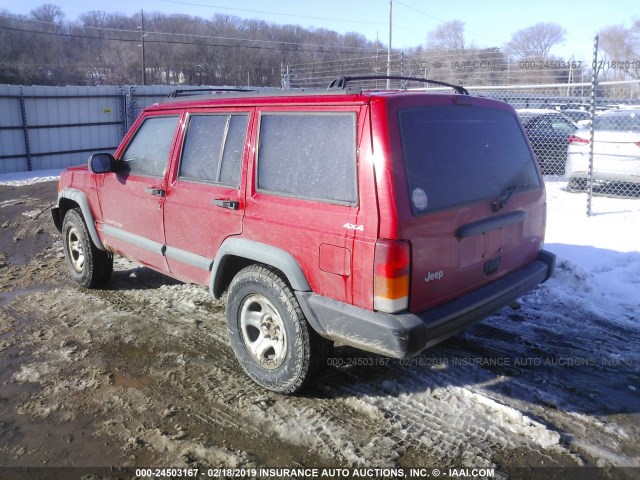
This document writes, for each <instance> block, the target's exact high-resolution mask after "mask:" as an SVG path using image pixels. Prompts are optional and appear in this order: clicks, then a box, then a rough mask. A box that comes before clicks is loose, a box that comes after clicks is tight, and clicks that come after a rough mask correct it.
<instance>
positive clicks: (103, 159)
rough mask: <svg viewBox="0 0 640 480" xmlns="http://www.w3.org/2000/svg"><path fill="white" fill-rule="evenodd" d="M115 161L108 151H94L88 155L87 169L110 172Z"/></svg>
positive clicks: (96, 171)
mask: <svg viewBox="0 0 640 480" xmlns="http://www.w3.org/2000/svg"><path fill="white" fill-rule="evenodd" d="M115 161H116V160H115V158H113V155H111V154H110V153H94V154H93V155H91V157H89V171H90V172H91V173H108V172H112V171H113V168H114V166H115V165H114V164H115Z"/></svg>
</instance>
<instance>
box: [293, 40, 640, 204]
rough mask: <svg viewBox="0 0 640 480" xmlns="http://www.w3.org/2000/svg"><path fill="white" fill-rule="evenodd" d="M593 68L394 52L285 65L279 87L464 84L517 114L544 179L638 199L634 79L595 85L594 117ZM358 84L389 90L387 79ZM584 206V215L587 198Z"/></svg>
mask: <svg viewBox="0 0 640 480" xmlns="http://www.w3.org/2000/svg"><path fill="white" fill-rule="evenodd" d="M601 66H602V65H600V67H601ZM591 67H592V65H585V64H584V62H578V61H574V60H570V61H566V62H564V61H551V62H523V61H513V59H511V58H510V57H508V56H505V55H504V54H502V53H501V52H498V51H494V52H484V55H480V54H476V55H475V56H473V55H469V54H467V55H464V56H463V55H458V54H455V53H454V54H449V55H448V56H447V55H438V54H430V55H428V56H416V57H411V58H409V57H405V56H404V55H402V54H399V55H393V56H392V57H391V60H390V61H388V60H387V57H386V55H383V54H380V55H374V56H369V57H360V58H355V59H352V60H350V61H332V62H319V63H310V64H303V65H288V66H286V68H285V69H283V87H285V88H287V87H291V88H295V87H312V86H313V87H319V86H325V87H326V86H327V85H328V84H329V83H330V82H331V81H332V80H333V79H335V78H336V77H337V76H340V75H385V74H387V73H389V74H390V75H397V76H413V77H420V78H428V79H430V80H437V81H445V82H449V83H453V84H456V85H463V86H465V87H466V88H467V90H469V92H470V93H471V94H472V95H478V96H482V97H487V98H492V99H497V100H501V101H505V102H507V103H509V104H511V105H512V106H513V107H514V108H515V109H516V111H517V113H518V116H519V118H520V121H521V123H522V125H523V127H524V129H525V131H526V133H527V135H528V137H529V141H530V143H531V145H532V147H533V150H534V152H535V155H536V157H537V159H538V162H539V164H540V168H541V170H542V173H543V175H544V176H545V178H546V179H547V180H548V181H551V180H553V181H564V182H566V187H565V188H566V189H567V190H569V191H571V192H576V193H579V192H585V193H588V194H589V195H596V196H598V195H603V196H608V197H625V198H640V80H618V81H602V82H598V83H597V87H596V90H595V92H594V93H595V96H594V103H595V112H593V114H592V108H591V96H592V84H591V75H592V69H591ZM630 67H634V65H630ZM605 73H607V72H604V71H603V70H602V69H601V68H600V70H599V74H600V75H599V76H600V77H601V78H607V77H609V78H611V77H612V76H613V75H611V72H608V74H607V75H605ZM614 73H621V72H620V71H618V72H614ZM618 77H620V75H618ZM389 83H390V86H391V88H420V89H424V90H427V91H434V92H436V91H450V90H449V89H446V88H445V89H443V88H442V87H438V86H436V87H426V88H425V84H423V83H419V82H410V81H402V80H393V81H391V82H389ZM360 84H361V85H362V86H366V87H369V88H374V89H378V88H379V89H384V88H387V81H386V80H379V79H377V80H367V81H361V82H360ZM591 155H593V162H592V163H591V162H590V158H591ZM590 177H591V180H592V182H590ZM588 202H589V209H588V210H589V211H590V204H591V197H589V200H588Z"/></svg>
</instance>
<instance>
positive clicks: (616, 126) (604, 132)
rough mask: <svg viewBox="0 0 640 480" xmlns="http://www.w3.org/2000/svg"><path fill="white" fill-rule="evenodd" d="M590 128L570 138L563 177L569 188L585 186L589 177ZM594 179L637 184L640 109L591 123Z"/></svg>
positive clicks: (606, 115) (607, 115)
mask: <svg viewBox="0 0 640 480" xmlns="http://www.w3.org/2000/svg"><path fill="white" fill-rule="evenodd" d="M590 148H591V145H590V134H589V128H581V129H579V130H576V131H575V132H574V134H573V135H571V136H570V137H569V148H568V150H567V163H566V167H565V174H566V176H567V177H568V179H569V186H570V187H571V188H580V187H584V186H585V185H586V179H587V178H588V177H589V150H590ZM593 179H594V180H595V181H598V182H624V183H632V184H637V185H640V109H637V110H616V111H609V112H605V113H603V114H601V115H598V116H596V118H595V120H594V142H593Z"/></svg>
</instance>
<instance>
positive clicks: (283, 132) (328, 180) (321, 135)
mask: <svg viewBox="0 0 640 480" xmlns="http://www.w3.org/2000/svg"><path fill="white" fill-rule="evenodd" d="M355 152H356V133H355V114H352V113H337V114H284V115H279V114H267V115H263V116H262V117H261V119H260V147H259V154H258V155H259V158H258V188H259V189H261V190H266V191H268V192H273V193H279V194H283V195H290V196H295V197H303V198H310V199H318V200H326V201H330V202H347V203H353V202H355V201H356V196H357V194H356V162H355Z"/></svg>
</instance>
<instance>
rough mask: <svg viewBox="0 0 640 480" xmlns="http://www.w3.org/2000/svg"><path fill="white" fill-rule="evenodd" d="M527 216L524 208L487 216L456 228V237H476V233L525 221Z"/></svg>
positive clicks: (479, 233) (480, 233)
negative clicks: (495, 215)
mask: <svg viewBox="0 0 640 480" xmlns="http://www.w3.org/2000/svg"><path fill="white" fill-rule="evenodd" d="M525 218H527V212H524V211H522V210H516V211H515V212H510V213H506V214H504V215H499V216H497V217H490V218H485V219H482V220H478V221H477V222H472V223H468V224H466V225H463V226H461V227H460V228H458V230H456V237H458V238H467V237H475V236H476V235H482V234H484V233H487V232H491V231H493V230H498V229H499V228H503V227H506V226H507V225H513V224H514V223H520V222H524V219H525Z"/></svg>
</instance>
